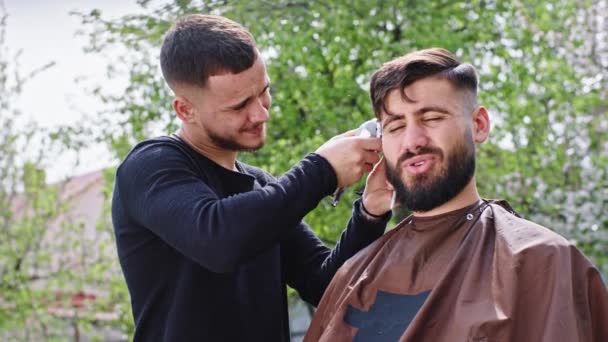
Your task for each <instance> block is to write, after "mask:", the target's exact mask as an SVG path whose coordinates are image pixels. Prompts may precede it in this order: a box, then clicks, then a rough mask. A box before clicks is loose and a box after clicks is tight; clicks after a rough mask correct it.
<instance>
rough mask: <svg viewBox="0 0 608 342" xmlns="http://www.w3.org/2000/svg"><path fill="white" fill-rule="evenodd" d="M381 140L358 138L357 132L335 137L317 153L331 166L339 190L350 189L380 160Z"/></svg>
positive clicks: (353, 131)
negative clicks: (349, 187)
mask: <svg viewBox="0 0 608 342" xmlns="http://www.w3.org/2000/svg"><path fill="white" fill-rule="evenodd" d="M381 151H382V141H381V139H380V138H374V137H370V136H367V137H366V136H358V135H357V130H351V131H348V132H346V133H343V134H340V135H338V136H335V137H334V138H332V139H331V140H329V141H327V142H326V143H324V144H323V145H321V147H319V148H318V149H317V150H316V151H315V152H316V153H317V154H319V155H321V156H322V157H324V158H325V159H327V161H328V162H329V163H330V164H331V166H332V167H333V169H334V171H335V172H336V176H337V179H338V188H339V189H341V188H345V187H348V186H350V185H352V184H354V183H355V182H357V181H358V180H359V179H361V177H363V175H364V174H365V173H368V172H370V171H371V170H372V169H373V167H374V165H375V164H376V163H377V162H378V161H379V160H380V152H381Z"/></svg>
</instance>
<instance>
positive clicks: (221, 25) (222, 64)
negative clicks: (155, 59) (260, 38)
mask: <svg viewBox="0 0 608 342" xmlns="http://www.w3.org/2000/svg"><path fill="white" fill-rule="evenodd" d="M256 58H257V50H256V44H255V40H254V38H253V36H252V35H251V33H249V31H247V30H246V29H245V28H244V27H243V26H241V25H240V24H238V23H236V22H234V21H232V20H230V19H227V18H224V17H220V16H213V15H203V14H190V15H186V16H184V17H181V18H180V19H178V20H177V22H176V23H175V25H174V26H173V27H172V28H171V29H169V31H168V32H167V33H166V35H165V38H164V40H163V45H162V47H161V51H160V66H161V69H162V72H163V77H164V78H165V81H166V82H167V84H168V85H169V87H171V88H172V89H173V90H175V88H174V87H175V86H176V85H177V84H186V85H195V86H199V87H204V86H205V84H206V83H207V80H208V79H209V77H210V76H214V75H218V74H222V73H233V74H237V73H240V72H242V71H245V70H247V69H249V68H250V67H251V66H252V65H253V63H254V62H255V60H256Z"/></svg>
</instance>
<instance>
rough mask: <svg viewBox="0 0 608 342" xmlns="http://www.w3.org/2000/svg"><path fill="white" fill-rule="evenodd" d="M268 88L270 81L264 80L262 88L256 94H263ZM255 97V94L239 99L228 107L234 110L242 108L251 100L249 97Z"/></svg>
mask: <svg viewBox="0 0 608 342" xmlns="http://www.w3.org/2000/svg"><path fill="white" fill-rule="evenodd" d="M269 88H270V82H266V86H265V87H264V89H262V91H261V92H260V93H259V94H258V96H259V95H262V94H264V92H265V91H266V90H268V89H269ZM255 97H256V96H249V97H247V98H246V99H244V100H243V101H241V102H239V103H237V104H235V105H232V106H228V109H231V110H235V109H240V108H243V107H244V106H245V105H246V104H247V102H249V101H251V99H253V98H255Z"/></svg>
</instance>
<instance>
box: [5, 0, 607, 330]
mask: <svg viewBox="0 0 608 342" xmlns="http://www.w3.org/2000/svg"><path fill="white" fill-rule="evenodd" d="M137 3H138V4H139V9H140V10H139V11H138V12H137V13H128V14H127V13H125V15H124V16H122V17H120V18H118V19H108V18H106V17H105V16H104V13H102V12H101V11H99V10H93V11H90V12H79V11H75V12H73V13H72V15H73V16H75V17H77V18H79V20H80V21H81V23H82V25H81V28H82V30H81V32H80V34H81V35H82V36H83V37H86V38H87V40H88V45H87V47H86V51H87V53H90V54H99V55H102V56H104V57H105V58H107V59H108V60H109V61H110V64H109V65H110V66H109V67H108V70H107V75H108V79H112V78H114V77H118V76H121V77H124V76H125V75H126V76H127V77H128V79H129V83H128V85H127V86H126V87H125V88H121V89H116V88H110V87H107V86H106V85H105V84H104V83H100V84H98V85H97V87H95V88H94V89H93V90H92V91H91V94H90V96H93V97H96V98H98V99H100V100H101V101H102V102H103V104H104V108H103V109H102V110H101V111H99V112H98V113H94V114H95V115H94V119H92V120H87V121H83V122H77V123H74V124H71V125H66V126H64V127H59V128H57V129H53V130H43V129H39V128H38V127H36V126H35V125H33V124H32V125H26V126H23V125H16V124H15V118H16V117H18V116H19V115H20V113H19V110H18V109H17V108H15V107H14V99H15V98H17V97H19V95H20V94H21V91H22V87H23V84H25V83H26V82H27V81H28V79H30V78H32V77H36V73H37V72H41V71H43V70H44V69H45V68H52V64H49V65H45V66H44V67H42V68H41V69H40V70H36V71H35V72H32V73H30V74H28V75H21V74H19V70H18V68H17V67H15V66H16V65H17V66H18V61H17V60H16V59H15V58H13V56H12V55H10V54H8V52H7V51H8V47H7V46H6V44H5V40H4V32H5V29H6V21H5V20H2V21H1V22H0V127H1V128H0V155H1V156H2V157H1V159H0V174H1V175H2V176H1V178H0V182H1V183H0V184H1V185H0V240H1V241H2V242H1V249H0V338H2V339H3V340H27V341H29V340H66V339H74V340H123V339H128V337H129V336H131V333H132V329H133V321H132V317H131V312H130V303H129V296H128V293H127V291H126V286H125V284H124V281H123V278H122V274H121V273H120V268H119V265H118V263H117V260H116V255H115V249H114V248H115V247H114V241H113V235H112V234H113V233H112V226H111V221H110V218H109V209H108V208H109V207H108V206H109V199H110V198H111V191H112V187H113V177H114V172H115V166H116V165H117V164H118V162H119V161H120V160H121V159H122V158H123V157H124V156H125V155H126V154H127V153H128V151H129V150H130V149H131V148H132V146H133V145H134V144H135V143H136V142H138V141H141V140H143V139H146V138H149V137H152V136H156V135H160V134H167V133H171V132H174V131H175V130H176V129H177V127H178V122H177V121H176V119H175V115H174V114H173V111H172V108H171V94H170V91H169V89H168V88H167V87H166V86H165V84H164V82H163V80H162V77H161V73H160V69H159V66H158V64H159V62H158V54H159V45H160V43H161V41H162V36H163V33H164V32H165V31H166V30H167V29H168V28H169V27H170V25H171V24H172V22H174V20H175V19H176V18H177V17H179V16H181V15H184V14H187V13H211V14H220V15H224V16H227V17H229V18H231V19H233V20H235V21H237V22H240V23H242V24H243V25H244V26H246V27H247V28H248V29H249V30H250V31H251V32H252V33H253V34H254V36H255V37H256V39H257V42H258V45H259V47H260V49H261V51H262V54H263V55H264V57H265V58H266V63H267V68H268V73H269V75H270V78H271V83H272V95H273V104H272V108H271V119H270V121H269V123H268V141H267V144H266V146H265V147H264V148H263V149H262V150H260V151H258V152H256V153H247V154H242V155H241V159H242V160H243V161H245V162H248V163H251V164H253V165H256V166H259V167H262V168H264V169H266V170H268V171H269V172H271V173H273V174H275V175H280V174H282V173H283V172H285V171H287V170H288V169H289V168H290V167H291V166H292V165H294V164H295V163H296V162H297V161H299V160H300V159H301V158H302V157H303V156H304V155H305V154H306V153H307V152H311V151H314V150H315V149H316V148H317V147H318V146H319V145H320V144H321V143H322V142H324V141H325V140H327V139H328V138H330V137H332V136H334V135H336V134H338V133H341V132H343V131H345V130H348V129H351V128H354V127H356V126H357V125H358V124H359V123H360V122H362V121H364V120H367V119H369V118H371V117H373V112H372V109H371V105H370V103H369V95H368V82H369V78H370V76H371V73H372V72H373V71H374V70H375V69H377V68H378V67H379V66H380V65H381V64H382V63H384V62H387V61H389V60H391V59H393V58H395V57H397V56H400V55H403V54H405V53H407V52H410V51H412V50H416V49H421V48H428V47H444V48H447V49H449V50H451V51H452V52H454V53H456V54H457V55H458V56H459V57H460V58H461V59H462V60H463V61H466V62H470V63H472V64H473V65H475V66H476V67H477V68H478V70H479V73H480V96H479V97H480V102H481V103H482V104H483V105H485V106H486V107H487V108H488V109H489V111H490V115H491V119H492V124H493V130H492V133H491V138H490V141H489V142H487V143H486V144H484V145H483V146H482V147H481V148H480V151H479V154H478V175H477V179H478V185H479V190H480V193H481V194H482V196H483V197H486V198H503V199H507V200H508V201H509V202H510V204H511V205H512V206H513V207H514V208H515V210H516V211H517V212H519V213H520V214H521V215H522V216H523V217H524V218H527V219H529V220H532V221H535V222H537V223H539V224H542V225H544V226H546V227H548V228H550V229H553V230H555V231H557V232H558V233H560V234H562V235H564V236H566V237H567V238H568V239H570V240H571V241H572V242H574V243H575V244H576V245H577V246H578V247H579V248H580V249H582V250H583V251H584V252H585V254H586V255H587V256H588V257H589V258H590V259H591V260H592V261H593V263H594V264H595V265H597V267H598V268H599V269H600V270H601V272H602V274H603V275H604V276H606V275H607V274H608V215H606V213H607V212H608V211H607V210H606V209H607V208H608V87H607V85H608V14H607V13H608V8H607V7H608V5H607V3H606V1H605V0H579V1H574V0H553V1H546V2H545V1H543V2H538V1H531V0H518V1H496V0H473V1H466V2H460V1H450V0H433V1H424V2H422V1H404V0H400V1H396V0H385V1H380V0H377V1H363V0H333V1H299V0H289V1H288V0H275V1H262V0H249V1H228V0H225V1H219V0H216V1H184V0H178V1H165V2H162V1H145V0H143V1H142V0H140V1H137ZM0 5H1V3H0ZM0 16H1V18H4V19H5V18H6V11H3V8H2V6H0ZM116 51H118V53H116ZM33 141H37V142H39V143H40V142H42V145H41V146H43V148H42V149H40V150H39V151H37V153H33V154H28V155H27V156H25V155H24V154H23V153H22V151H24V150H25V149H26V148H27V147H28V146H31V145H32V142H33ZM92 142H96V143H99V142H102V143H104V144H106V146H107V149H108V151H110V152H111V153H112V156H113V158H114V161H115V163H114V167H110V168H108V169H105V170H103V171H102V172H100V173H99V174H98V175H97V176H96V177H97V178H95V177H93V178H91V179H88V180H85V181H83V180H82V179H80V180H79V182H80V183H79V182H76V181H75V180H66V181H65V182H60V183H58V184H48V183H47V182H46V179H45V172H44V169H43V167H42V165H44V160H45V159H46V160H48V159H49V158H51V159H52V158H54V154H53V153H61V152H62V151H68V150H69V151H79V150H83V149H84V148H85V147H86V146H87V144H91V143H92ZM50 151H53V153H50ZM91 184H94V185H95V186H96V188H95V189H97V190H95V191H96V193H97V195H95V194H93V193H92V192H91V193H90V191H93V190H91V188H90V187H91V186H92V185H91ZM362 184H363V183H362V182H361V183H360V184H359V185H358V186H357V187H359V188H360V187H361V186H362ZM357 187H354V188H355V189H356V188H357ZM355 189H350V190H349V191H347V192H346V194H345V196H344V198H343V199H342V202H341V203H340V205H339V206H338V207H336V208H333V207H331V206H330V205H329V200H328V201H324V202H322V203H320V205H319V206H318V208H317V209H316V210H315V211H313V212H311V213H310V214H309V215H308V216H307V217H306V218H305V219H306V221H307V222H308V223H309V224H310V225H311V226H312V227H313V228H314V230H315V231H316V233H317V234H318V235H319V236H320V237H321V238H322V239H323V240H324V241H325V242H326V243H328V244H330V245H331V244H333V243H334V241H336V239H337V237H338V235H339V234H340V232H341V231H342V229H343V228H344V226H345V224H346V222H347V220H348V218H349V216H350V210H351V207H350V203H352V201H354V199H355V198H356V195H355V194H354V191H353V190H355ZM87 194H88V195H87ZM83 196H84V197H83ZM86 196H89V197H90V198H94V197H95V196H97V197H98V200H97V201H93V202H91V203H96V209H95V211H94V212H95V215H94V222H92V223H91V222H87V218H83V217H84V216H82V215H80V216H79V215H75V214H74V213H75V209H74V208H78V207H79V206H82V205H84V204H85V203H88V202H86V201H87V198H89V197H86ZM97 197H95V198H97ZM406 214H407V213H406V212H399V213H396V215H395V217H396V218H395V220H394V222H392V223H391V225H394V224H395V223H396V221H397V220H398V218H399V217H403V215H406ZM85 216H86V215H85ZM89 216H90V215H89ZM90 226H92V227H93V229H92V230H91V229H90ZM51 228H52V229H51ZM605 279H606V277H605ZM292 295H293V296H294V297H295V295H294V294H293V293H292Z"/></svg>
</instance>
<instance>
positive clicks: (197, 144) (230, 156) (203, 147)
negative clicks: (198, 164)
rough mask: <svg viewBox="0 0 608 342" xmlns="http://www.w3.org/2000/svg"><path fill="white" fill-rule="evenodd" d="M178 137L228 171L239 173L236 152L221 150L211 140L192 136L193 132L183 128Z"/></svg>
mask: <svg viewBox="0 0 608 342" xmlns="http://www.w3.org/2000/svg"><path fill="white" fill-rule="evenodd" d="M178 135H179V136H180V137H181V138H182V139H183V140H184V141H185V142H186V143H187V144H188V145H190V147H192V148H193V149H194V150H195V151H196V152H198V153H200V154H202V155H204V156H205V157H207V158H209V159H211V160H212V161H214V162H215V163H217V164H218V165H220V166H222V167H224V168H226V169H228V170H231V171H237V168H236V157H237V152H236V151H231V150H226V149H223V148H220V147H218V146H216V145H215V144H213V143H212V142H211V140H210V139H202V138H199V137H197V136H196V135H195V134H192V132H191V131H190V130H189V129H188V128H186V127H182V128H181V129H180V130H179V132H178Z"/></svg>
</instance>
